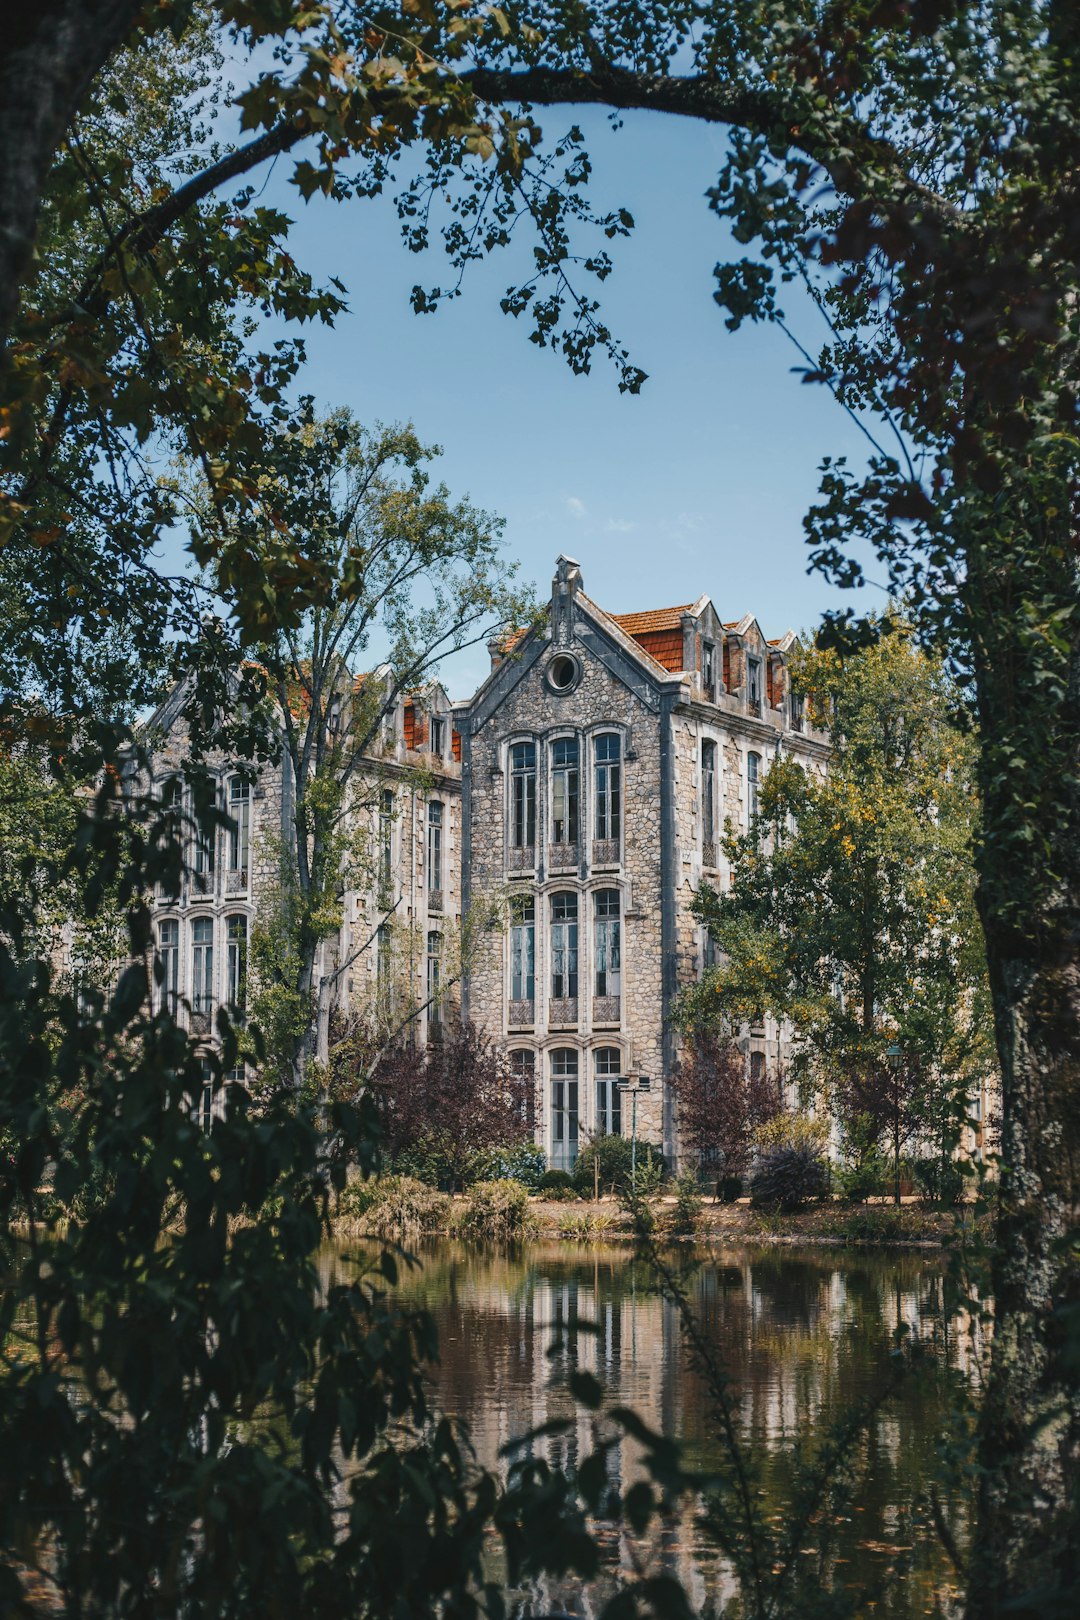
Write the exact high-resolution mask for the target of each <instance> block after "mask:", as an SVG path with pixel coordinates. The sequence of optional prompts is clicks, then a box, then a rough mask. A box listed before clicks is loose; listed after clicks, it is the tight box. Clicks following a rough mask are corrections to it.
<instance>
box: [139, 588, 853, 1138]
mask: <svg viewBox="0 0 1080 1620" xmlns="http://www.w3.org/2000/svg"><path fill="white" fill-rule="evenodd" d="M793 646H794V638H793V637H792V636H791V635H790V634H789V635H788V636H786V637H784V638H783V639H782V640H780V641H775V642H770V641H767V640H766V639H765V637H764V636H763V635H762V633H761V630H760V628H759V626H758V624H757V622H756V620H754V619H753V618H751V617H749V616H748V617H746V618H744V619H741V620H739V621H738V622H735V623H732V622H729V623H724V622H722V621H721V620H720V618H719V617H718V615H717V613H716V610H715V608H714V607H713V604H712V602H711V601H710V600H709V598H707V597H701V598H700V599H699V600H698V601H697V602H695V603H692V604H686V605H684V606H682V607H676V608H666V609H656V610H650V611H647V612H644V613H639V614H622V615H618V616H615V615H611V614H608V613H606V612H605V611H604V610H603V609H602V608H600V607H599V606H598V605H597V604H596V603H595V602H593V601H591V600H590V598H589V597H588V596H587V595H586V594H585V592H584V589H583V587H582V580H581V572H580V569H579V567H578V565H577V564H576V563H575V562H573V560H572V559H570V558H567V557H560V558H559V561H558V566H557V569H556V573H555V578H554V581H553V588H552V598H551V606H550V611H549V613H548V614H547V616H546V618H545V620H544V622H543V623H542V624H541V625H540V626H538V627H535V628H533V629H531V630H529V631H528V632H527V633H526V634H524V635H523V636H520V637H518V638H516V640H515V641H514V643H513V645H512V646H510V647H509V649H507V650H499V649H497V648H495V649H493V653H492V663H493V667H492V671H491V674H490V676H489V677H488V679H487V680H486V681H485V682H484V683H483V685H482V686H481V687H480V688H479V690H478V691H477V692H476V693H475V694H474V695H473V697H472V698H471V699H469V700H468V701H467V702H464V703H458V704H455V705H453V706H451V705H450V704H449V702H448V700H447V698H446V694H445V692H443V690H442V689H441V688H440V687H437V686H432V687H430V688H428V689H427V690H426V691H425V692H424V693H422V694H416V695H414V697H412V698H410V699H408V700H406V701H402V702H399V703H398V704H397V706H396V708H395V709H394V710H393V711H392V712H391V713H390V714H389V715H388V717H387V722H386V725H385V727H384V731H383V744H382V746H381V748H380V749H379V751H378V753H377V754H376V755H374V756H373V757H372V758H371V759H370V760H368V761H367V762H366V763H365V766H364V770H363V773H362V776H363V783H362V785H363V791H362V792H361V793H360V795H359V801H358V802H359V808H358V809H357V811H356V814H357V816H358V817H359V818H360V819H361V820H365V818H366V837H367V843H368V846H369V848H370V850H371V860H370V862H369V875H368V877H367V878H366V879H365V881H363V882H358V883H357V885H356V886H355V887H354V888H353V889H351V890H350V892H349V893H348V894H347V895H346V897H345V903H344V908H343V921H342V926H341V929H340V932H339V935H338V936H337V937H335V938H332V939H328V940H327V942H326V946H325V962H324V969H323V970H324V972H333V973H334V974H335V979H334V985H335V989H334V995H335V999H336V1004H337V1006H338V1009H339V1011H345V1012H347V1013H351V1014H353V1015H354V1016H357V1017H364V1016H367V1015H368V1014H369V1012H370V1011H371V1010H372V1009H376V1010H377V1009H378V1006H379V998H380V996H382V995H385V992H386V984H387V982H390V981H392V983H393V985H394V987H395V989H394V994H396V995H397V996H398V998H399V1000H400V1001H401V1002H402V1004H403V1005H407V1004H412V1005H413V1006H420V1007H424V1004H425V1003H427V1001H428V999H429V993H430V991H431V989H432V985H433V975H434V976H435V977H437V978H438V980H439V984H440V990H441V994H440V997H439V998H438V1001H437V1002H436V1003H435V1005H434V1006H433V1007H431V1008H426V1009H425V1010H423V1011H422V1012H421V1014H420V1016H419V1020H418V1023H417V1024H415V1025H414V1026H413V1027H414V1030H416V1032H417V1033H418V1035H419V1038H420V1039H421V1041H423V1040H428V1039H431V1038H433V1037H434V1036H436V1035H437V1033H438V1016H439V1012H440V1008H441V1009H443V1010H445V1007H446V1005H447V1004H448V1003H449V1002H450V1001H453V1000H456V999H457V998H458V997H459V996H460V1000H461V1005H462V1010H463V1011H464V1012H465V1014H466V1015H467V1016H469V1017H471V1018H472V1019H474V1020H475V1022H476V1023H477V1024H478V1025H480V1026H481V1027H482V1028H483V1029H485V1030H486V1031H487V1032H488V1033H489V1034H490V1035H491V1036H493V1037H494V1038H495V1039H496V1040H497V1041H498V1042H499V1043H500V1044H502V1045H503V1046H505V1047H506V1048H507V1049H508V1051H509V1052H510V1054H511V1056H512V1059H513V1061H514V1062H515V1064H516V1065H517V1066H519V1067H521V1068H523V1069H525V1070H526V1071H527V1072H531V1074H532V1075H533V1078H534V1084H535V1095H536V1120H537V1139H538V1141H539V1142H540V1143H541V1144H542V1145H543V1146H544V1148H545V1151H546V1152H547V1154H548V1156H549V1158H550V1159H551V1160H552V1162H553V1163H555V1164H559V1165H564V1166H569V1165H570V1164H571V1163H572V1162H573V1159H574V1157H575V1155H576V1152H577V1150H578V1148H579V1147H580V1146H581V1145H583V1144H584V1142H585V1141H587V1140H588V1138H589V1137H590V1136H592V1135H594V1134H596V1133H598V1132H600V1131H602V1130H605V1129H621V1130H622V1131H623V1132H624V1133H626V1132H628V1131H629V1129H630V1103H629V1099H628V1098H627V1097H626V1096H625V1095H623V1094H622V1092H621V1091H620V1090H619V1088H617V1087H615V1085H614V1081H615V1080H616V1079H626V1078H628V1077H637V1080H636V1083H637V1085H638V1086H640V1085H641V1077H647V1079H648V1081H649V1086H648V1090H647V1091H646V1090H644V1089H641V1090H639V1091H638V1104H637V1130H638V1135H639V1137H641V1138H642V1139H645V1140H649V1141H652V1142H655V1143H658V1144H661V1145H662V1146H663V1149H664V1152H665V1155H666V1156H667V1157H668V1159H669V1160H670V1161H672V1162H675V1161H676V1160H677V1158H678V1141H677V1131H676V1120H675V1115H674V1108H673V1101H672V1093H671V1089H670V1084H669V1082H670V1078H671V1075H672V1073H673V1071H674V1068H675V1065H676V1064H677V1062H678V1057H679V1050H678V1040H677V1035H676V1031H675V1029H674V1026H673V1023H672V1019H671V1004H672V1000H673V997H674V996H675V995H676V994H677V992H678V991H679V990H680V989H681V988H682V987H684V986H685V985H687V984H689V983H691V982H692V981H693V980H694V979H695V978H697V977H698V976H699V975H700V974H701V972H702V969H703V967H704V966H705V965H706V951H707V942H706V940H705V938H704V936H703V931H702V930H701V929H700V928H699V927H698V925H697V924H696V922H695V921H694V919H693V917H692V915H691V912H690V902H691V900H692V898H693V895H694V892H695V890H696V888H697V886H698V884H699V882H700V881H701V879H702V878H706V879H708V880H709V881H710V882H713V883H715V884H717V885H718V886H720V887H723V886H725V885H726V884H727V883H728V882H729V881H730V874H729V873H728V871H727V869H726V866H725V861H724V855H723V850H722V848H721V840H722V836H723V830H724V824H725V821H726V820H730V821H731V822H732V823H733V824H734V825H735V826H736V827H746V826H747V825H748V823H749V820H750V818H751V817H752V815H753V813H754V797H755V793H756V786H755V784H756V782H758V781H760V780H761V778H762V776H763V775H764V772H765V771H766V770H767V769H768V766H769V765H770V763H771V762H772V760H773V759H774V758H775V757H776V756H777V755H778V754H779V753H780V752H784V753H788V754H793V755H795V756H796V757H797V758H798V759H799V760H800V762H801V763H802V764H804V765H805V766H807V767H808V768H811V769H821V770H823V769H824V768H825V764H826V761H827V757H828V742H827V738H826V737H825V736H824V735H823V734H822V733H819V732H815V731H813V730H811V729H810V728H809V727H808V726H807V725H806V724H805V723H804V721H803V718H802V715H801V712H800V706H799V704H798V702H797V700H796V699H795V698H794V697H793V696H792V693H791V689H790V683H789V679H788V672H787V660H788V655H789V653H790V652H791V650H792V647H793ZM181 709H182V704H181V702H180V697H179V695H176V696H174V698H173V699H172V700H170V704H167V705H166V706H165V708H164V709H163V711H162V712H161V714H160V715H159V716H158V717H156V720H155V725H156V727H157V730H158V733H159V735H160V736H161V737H162V743H161V747H160V750H159V752H158V754H157V756H156V758H155V768H154V777H155V782H156V786H157V789H158V791H166V790H167V783H168V781H169V779H170V778H171V777H172V776H174V775H175V773H176V772H177V771H178V769H179V767H180V765H181V763H182V760H183V757H184V750H185V742H186V739H185V736H184V733H183V726H182V720H181ZM212 768H213V770H214V772H215V775H216V779H217V784H218V788H217V791H218V795H219V803H220V804H221V805H222V807H223V808H225V809H226V810H232V809H233V808H237V809H238V810H239V811H240V812H241V813H242V814H243V816H245V817H246V834H244V835H242V836H238V834H236V833H233V832H227V831H225V832H220V833H219V834H218V835H217V838H216V840H215V846H214V850H213V859H212V861H210V862H209V863H208V860H207V858H206V856H205V855H204V856H202V857H200V858H199V859H198V860H197V859H196V852H195V850H194V848H193V849H192V851H191V852H190V859H189V862H188V868H189V869H188V872H187V874H186V876H185V880H184V885H183V887H182V892H181V893H180V894H179V895H174V896H167V895H158V896H157V897H156V899H155V919H154V920H155V938H156V940H157V943H158V947H159V951H160V952H162V953H168V952H169V951H170V950H172V951H174V952H175V955H174V956H173V957H171V958H170V959H169V960H170V962H171V964H172V966H170V969H169V975H170V976H169V979H168V982H167V985H166V989H165V993H168V994H170V995H172V996H173V998H174V1000H175V1002H176V1004H177V1006H178V1008H179V1011H180V1016H182V1017H183V1018H185V1019H187V1020H189V1021H190V1022H191V1025H192V1027H193V1028H194V1029H195V1030H196V1031H197V1032H199V1033H205V1034H206V1036H207V1039H212V1030H213V1011H214V1009H215V1007H216V1006H218V1005H220V1004H221V1003H222V1002H228V1001H229V1000H230V996H231V993H232V990H233V988H234V986H235V980H236V971H237V969H236V956H235V948H236V945H237V938H238V935H239V933H241V932H243V933H244V934H245V935H246V937H250V932H251V929H252V927H253V924H254V920H255V918H256V915H257V913H258V908H259V906H260V904H261V903H262V904H265V897H266V896H267V894H269V893H272V892H273V886H274V883H275V880H276V870H277V861H278V858H279V851H280V847H281V840H282V838H286V839H287V838H288V837H289V835H290V825H291V819H290V818H291V806H292V799H293V794H292V784H291V782H290V779H289V774H288V769H287V767H283V766H279V767H274V768H270V767H268V768H266V769H264V770H263V771H262V772H261V774H260V775H259V777H258V779H257V781H256V782H255V783H254V784H253V785H252V787H251V789H250V793H249V795H248V798H247V799H246V800H245V799H242V798H241V799H238V800H236V801H235V803H234V802H233V799H232V796H233V795H234V794H235V793H236V791H237V783H238V782H239V781H240V776H239V773H238V771H237V768H236V766H235V764H233V763H231V762H230V761H228V760H227V759H224V758H223V759H220V760H217V761H214V762H212ZM200 865H201V867H202V870H201V871H199V870H197V868H198V867H199V866H200ZM470 916H472V917H474V918H475V917H482V918H483V919H484V920H485V924H486V925H485V926H483V927H476V928H472V929H471V930H470V928H469V927H468V926H467V927H466V929H465V930H464V932H465V934H467V935H469V936H470V939H471V943H470V948H469V951H468V953H467V954H466V955H462V950H461V944H460V941H461V938H462V934H463V930H462V926H461V924H462V919H463V917H464V918H466V919H468V918H469V917H470ZM207 951H209V953H210V954H209V955H207ZM388 951H389V952H391V953H392V957H393V961H392V964H388V960H387V952H388ZM433 954H434V955H435V956H437V958H438V961H437V963H435V964H434V965H433V961H432V957H433ZM338 969H340V971H337V970H338ZM462 969H463V976H462ZM742 1040H743V1044H744V1047H745V1049H746V1051H747V1061H748V1063H751V1062H752V1063H764V1064H766V1065H767V1067H768V1069H769V1070H770V1071H771V1072H776V1071H777V1070H779V1069H782V1066H783V1056H784V1047H785V1040H784V1031H782V1030H780V1029H777V1028H776V1027H775V1026H773V1025H770V1024H767V1025H763V1026H762V1027H761V1028H760V1029H753V1030H750V1029H747V1030H744V1031H743V1032H742Z"/></svg>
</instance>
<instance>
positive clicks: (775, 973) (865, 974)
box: [682, 625, 992, 1178]
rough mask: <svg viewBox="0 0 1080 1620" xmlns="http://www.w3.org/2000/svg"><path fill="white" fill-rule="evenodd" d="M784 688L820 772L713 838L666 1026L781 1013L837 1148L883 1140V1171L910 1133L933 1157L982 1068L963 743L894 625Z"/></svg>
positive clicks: (794, 770)
mask: <svg viewBox="0 0 1080 1620" xmlns="http://www.w3.org/2000/svg"><path fill="white" fill-rule="evenodd" d="M796 680H797V681H798V682H799V684H800V685H801V687H802V688H803V690H804V692H805V693H806V695H807V697H808V699H809V702H810V705H811V708H812V712H814V713H815V714H816V715H817V716H818V717H819V718H820V720H821V721H822V723H825V722H827V723H828V725H829V728H830V734H831V738H832V745H833V756H832V759H831V761H830V766H829V770H828V772H827V774H825V775H819V774H817V773H815V772H812V771H810V772H808V771H806V770H804V769H803V768H802V767H801V766H800V765H798V764H796V763H795V762H794V761H793V760H787V759H779V760H777V761H776V762H774V764H773V765H772V767H771V768H770V770H769V771H768V773H767V775H766V777H765V780H764V782H763V785H762V790H761V801H760V802H761V810H760V816H759V818H758V821H757V822H756V824H755V825H753V826H752V827H750V828H749V830H748V831H747V832H746V833H736V832H735V831H734V830H733V829H732V828H730V827H729V828H728V829H727V834H726V837H725V841H724V848H725V853H726V855H727V857H728V859H729V860H730V862H731V864H732V882H731V887H730V889H728V890H727V891H725V892H722V893H718V892H717V891H715V890H713V889H711V888H710V887H709V886H708V885H703V887H702V889H701V891H700V893H699V895H698V897H697V901H696V906H695V909H696V912H697V915H698V916H699V917H700V918H701V920H702V921H703V922H705V923H706V924H707V925H708V927H709V930H710V933H711V934H712V937H713V941H714V943H715V945H716V946H717V947H718V948H719V949H720V951H721V952H722V953H723V961H722V963H721V965H720V966H719V967H717V968H716V969H715V970H713V971H712V972H710V973H708V974H706V976H705V978H704V979H703V981H702V983H701V984H700V985H699V986H697V987H695V988H694V989H693V990H692V991H691V992H689V993H688V994H687V996H686V997H685V999H684V1002H683V1008H682V1016H683V1018H684V1020H685V1021H686V1023H687V1024H688V1026H689V1027H690V1028H691V1029H693V1028H695V1027H701V1028H703V1029H705V1030H711V1029H715V1028H717V1027H722V1026H725V1025H727V1024H729V1023H730V1024H732V1025H737V1024H738V1023H741V1022H743V1021H744V1020H747V1019H751V1020H754V1021H757V1020H759V1019H760V1018H762V1017H763V1016H765V1015H767V1014H768V1015H771V1016H773V1017H775V1018H778V1019H787V1020H790V1022H791V1025H792V1027H793V1032H794V1041H795V1059H794V1065H793V1068H794V1074H795V1078H796V1079H797V1080H798V1081H799V1082H800V1083H801V1085H802V1087H803V1089H804V1091H805V1092H807V1093H808V1094H810V1095H812V1096H813V1097H815V1098H816V1099H818V1100H819V1101H820V1102H821V1103H822V1104H824V1106H826V1107H831V1108H832V1109H833V1111H834V1112H835V1113H838V1114H839V1116H840V1118H841V1121H842V1122H843V1123H845V1124H846V1126H847V1129H848V1132H849V1137H850V1138H852V1139H855V1138H857V1137H858V1135H859V1133H860V1132H861V1131H864V1130H865V1127H866V1126H867V1125H869V1127H870V1141H872V1142H873V1141H876V1140H879V1139H882V1138H884V1139H885V1140H887V1141H888V1143H889V1146H890V1148H891V1150H892V1152H893V1156H894V1161H895V1166H896V1175H897V1178H898V1176H899V1157H900V1151H901V1149H902V1148H903V1147H904V1146H905V1145H906V1144H907V1143H908V1141H909V1140H910V1139H911V1138H912V1136H913V1135H914V1134H915V1133H916V1131H920V1132H927V1131H933V1132H934V1134H935V1141H936V1142H937V1143H939V1144H940V1147H941V1151H943V1152H945V1153H949V1152H951V1150H952V1148H953V1147H954V1146H955V1143H956V1141H957V1139H958V1137H959V1133H960V1129H961V1126H962V1124H963V1120H964V1117H965V1108H964V1104H965V1101H966V1097H967V1093H968V1090H969V1088H970V1086H971V1084H972V1082H973V1081H975V1080H977V1079H980V1078H981V1077H982V1075H984V1074H985V1072H986V1068H987V1066H988V1065H990V1064H991V1063H992V1050H991V1043H990V1039H989V1013H988V1005H987V1003H988V997H987V993H986V979H985V964H984V961H983V958H982V953H981V950H980V948H979V943H978V938H977V933H976V927H977V925H976V922H975V909H974V888H975V873H974V866H973V842H974V837H975V833H976V820H975V796H974V788H973V784H972V780H971V755H972V740H971V738H970V737H969V736H968V735H967V734H966V733H965V732H964V731H962V730H959V729H958V728H957V726H956V724H955V723H954V720H953V712H954V709H953V706H954V702H955V695H954V693H953V691H952V689H951V687H950V685H949V682H948V681H947V679H946V678H945V676H944V674H943V672H942V670H941V667H940V664H939V663H937V662H935V661H934V660H932V659H930V658H928V657H927V656H926V655H924V654H921V653H920V652H919V651H918V650H917V649H916V648H915V647H914V645H913V644H912V641H911V637H910V633H909V632H908V631H907V630H906V629H905V628H904V627H903V626H898V625H893V626H892V627H891V629H889V631H888V633H887V634H885V635H884V637H883V638H882V639H881V640H880V641H879V642H878V643H877V644H876V645H875V646H873V647H870V648H867V649H865V650H863V651H862V652H859V653H855V654H853V655H851V656H849V657H840V656H839V655H837V654H836V653H821V652H817V653H811V654H809V655H804V657H803V659H802V661H801V663H800V664H799V665H797V666H796ZM860 1145H861V1146H865V1145H866V1143H865V1142H864V1143H862V1144H860Z"/></svg>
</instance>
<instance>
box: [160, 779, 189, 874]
mask: <svg viewBox="0 0 1080 1620" xmlns="http://www.w3.org/2000/svg"><path fill="white" fill-rule="evenodd" d="M183 801H184V790H183V786H182V784H181V781H180V778H179V777H178V776H167V777H166V778H165V780H164V781H163V782H162V784H161V814H162V820H163V822H164V824H165V825H164V827H163V829H162V833H163V837H164V841H165V846H166V847H165V853H166V854H167V856H168V857H169V864H170V865H171V864H172V862H173V861H175V863H176V864H175V869H174V871H172V872H168V873H167V874H166V875H165V876H163V877H162V879H161V881H160V883H159V884H158V892H159V894H160V895H161V898H162V899H163V900H174V901H175V900H179V898H180V890H181V887H182V884H181V874H182V870H183V867H184V865H185V856H184V827H183V820H182V818H181V811H182V809H183Z"/></svg>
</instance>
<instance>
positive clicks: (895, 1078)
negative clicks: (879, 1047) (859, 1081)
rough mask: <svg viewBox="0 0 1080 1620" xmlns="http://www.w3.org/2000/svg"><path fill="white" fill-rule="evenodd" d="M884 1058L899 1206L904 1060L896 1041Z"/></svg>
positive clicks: (894, 1175)
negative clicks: (888, 1078)
mask: <svg viewBox="0 0 1080 1620" xmlns="http://www.w3.org/2000/svg"><path fill="white" fill-rule="evenodd" d="M885 1058H886V1061H887V1062H888V1065H889V1068H890V1070H891V1071H892V1082H893V1084H892V1090H893V1094H892V1105H893V1178H894V1180H893V1197H894V1201H895V1203H896V1207H897V1208H898V1209H899V1207H900V1065H901V1064H902V1063H903V1061H904V1054H903V1052H902V1051H901V1049H900V1047H899V1045H898V1044H897V1042H896V1041H890V1042H889V1044H888V1046H887V1047H886V1048H885Z"/></svg>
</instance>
